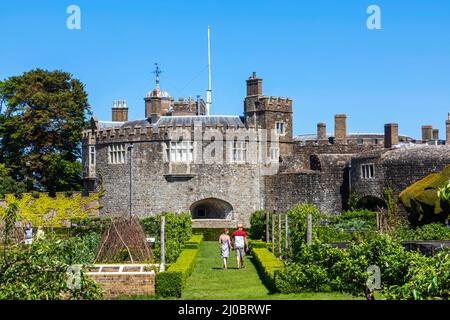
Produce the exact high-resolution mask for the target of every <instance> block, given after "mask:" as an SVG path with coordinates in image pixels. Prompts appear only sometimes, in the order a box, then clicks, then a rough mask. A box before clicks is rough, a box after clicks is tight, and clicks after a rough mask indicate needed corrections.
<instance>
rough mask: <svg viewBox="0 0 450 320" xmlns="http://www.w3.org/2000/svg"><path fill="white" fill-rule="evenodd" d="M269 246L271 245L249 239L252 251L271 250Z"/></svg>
mask: <svg viewBox="0 0 450 320" xmlns="http://www.w3.org/2000/svg"><path fill="white" fill-rule="evenodd" d="M269 246H270V244H269V243H267V242H265V241H262V240H253V239H248V247H249V249H250V250H252V249H253V248H269Z"/></svg>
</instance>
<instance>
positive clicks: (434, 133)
mask: <svg viewBox="0 0 450 320" xmlns="http://www.w3.org/2000/svg"><path fill="white" fill-rule="evenodd" d="M433 140H439V129H433Z"/></svg>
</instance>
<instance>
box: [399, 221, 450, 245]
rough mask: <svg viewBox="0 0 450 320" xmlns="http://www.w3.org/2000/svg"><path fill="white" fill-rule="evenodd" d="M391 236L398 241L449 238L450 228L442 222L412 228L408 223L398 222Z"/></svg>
mask: <svg viewBox="0 0 450 320" xmlns="http://www.w3.org/2000/svg"><path fill="white" fill-rule="evenodd" d="M391 236H392V237H393V238H395V239H397V240H399V241H409V240H450V228H447V227H446V226H445V225H444V224H442V223H430V224H426V225H424V226H421V227H417V228H415V229H412V228H411V227H410V226H409V225H408V224H399V225H398V226H396V228H395V229H394V230H393V231H392V233H391Z"/></svg>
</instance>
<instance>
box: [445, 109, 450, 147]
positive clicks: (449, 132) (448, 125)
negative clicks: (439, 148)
mask: <svg viewBox="0 0 450 320" xmlns="http://www.w3.org/2000/svg"><path fill="white" fill-rule="evenodd" d="M445 135H446V137H445V139H446V141H447V142H446V144H450V113H449V114H448V118H447V120H446V121H445Z"/></svg>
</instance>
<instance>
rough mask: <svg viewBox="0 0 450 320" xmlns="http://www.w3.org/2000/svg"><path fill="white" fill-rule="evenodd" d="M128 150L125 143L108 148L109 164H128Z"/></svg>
mask: <svg viewBox="0 0 450 320" xmlns="http://www.w3.org/2000/svg"><path fill="white" fill-rule="evenodd" d="M125 150H126V148H125V144H124V143H117V144H113V145H110V146H108V153H109V163H110V164H121V163H125V162H126V151H125Z"/></svg>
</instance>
